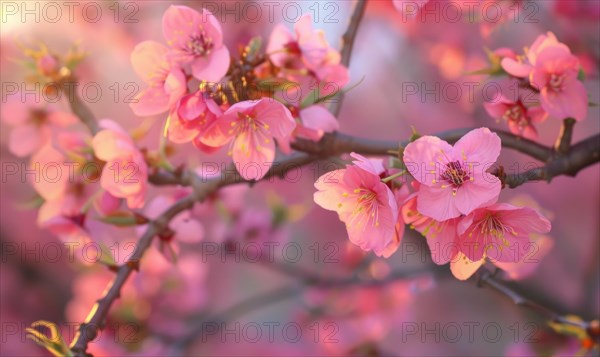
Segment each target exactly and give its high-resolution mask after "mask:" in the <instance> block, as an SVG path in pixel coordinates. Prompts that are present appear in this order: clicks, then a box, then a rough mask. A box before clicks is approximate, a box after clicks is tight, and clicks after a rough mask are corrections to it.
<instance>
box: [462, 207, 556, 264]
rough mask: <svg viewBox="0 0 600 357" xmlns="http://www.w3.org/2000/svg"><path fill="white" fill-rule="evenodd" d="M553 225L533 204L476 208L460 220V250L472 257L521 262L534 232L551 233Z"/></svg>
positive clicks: (475, 259) (472, 259)
mask: <svg viewBox="0 0 600 357" xmlns="http://www.w3.org/2000/svg"><path fill="white" fill-rule="evenodd" d="M550 228H551V225H550V221H548V220H547V219H546V218H545V217H543V216H542V215H541V214H540V213H538V212H537V211H536V210H534V209H532V208H529V207H516V206H513V205H510V204H507V203H497V204H494V205H491V206H489V207H486V208H481V209H477V210H475V211H473V212H472V213H471V214H469V215H468V216H466V217H465V218H463V219H462V220H461V221H460V222H459V224H458V228H457V230H458V235H459V245H460V250H461V251H462V252H463V253H464V254H465V256H467V258H469V259H470V260H471V261H478V260H480V259H482V258H484V257H487V258H489V259H490V260H492V261H500V262H519V261H521V260H522V259H523V256H524V255H525V254H526V252H527V251H528V249H529V248H530V246H531V241H530V238H529V235H530V234H531V233H547V232H549V231H550Z"/></svg>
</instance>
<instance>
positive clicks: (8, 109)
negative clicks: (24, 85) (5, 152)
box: [2, 93, 78, 157]
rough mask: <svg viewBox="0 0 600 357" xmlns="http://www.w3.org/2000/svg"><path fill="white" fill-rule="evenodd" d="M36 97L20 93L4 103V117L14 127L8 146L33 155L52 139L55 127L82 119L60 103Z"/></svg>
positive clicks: (14, 150) (20, 155)
mask: <svg viewBox="0 0 600 357" xmlns="http://www.w3.org/2000/svg"><path fill="white" fill-rule="evenodd" d="M32 98H33V96H31V95H28V96H25V97H22V95H21V93H18V94H15V95H12V96H10V97H8V99H7V100H6V103H2V120H3V121H4V122H5V123H7V124H8V125H10V126H12V127H13V129H12V130H11V132H10V135H9V137H8V149H9V150H10V152H11V153H13V154H14V155H16V156H19V157H25V156H28V155H32V154H34V153H35V152H36V151H37V150H39V149H40V148H42V147H43V146H45V145H46V144H48V143H50V142H51V140H52V133H53V130H55V129H60V128H66V127H69V126H70V125H73V124H75V123H77V122H78V119H77V117H76V116H74V115H73V114H71V113H68V112H65V111H62V110H61V109H60V108H59V107H58V106H56V105H53V104H48V105H44V104H42V103H41V102H36V101H34V100H32ZM22 99H23V100H22Z"/></svg>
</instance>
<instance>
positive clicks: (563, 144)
mask: <svg viewBox="0 0 600 357" xmlns="http://www.w3.org/2000/svg"><path fill="white" fill-rule="evenodd" d="M574 126H575V119H572V118H567V119H565V120H563V124H562V126H561V128H560V132H559V133H558V138H557V139H556V143H555V144H554V150H555V151H556V152H557V153H559V154H565V153H567V151H569V146H571V139H572V137H573V127H574Z"/></svg>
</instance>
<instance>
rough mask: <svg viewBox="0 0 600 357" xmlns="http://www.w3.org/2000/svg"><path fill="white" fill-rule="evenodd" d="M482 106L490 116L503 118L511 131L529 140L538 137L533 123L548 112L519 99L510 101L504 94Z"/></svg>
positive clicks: (540, 119)
mask: <svg viewBox="0 0 600 357" xmlns="http://www.w3.org/2000/svg"><path fill="white" fill-rule="evenodd" d="M483 106H484V108H485V110H486V111H487V112H488V114H489V115H490V116H491V117H493V118H496V119H503V120H505V121H506V122H507V124H508V128H509V129H510V131H511V133H513V134H516V135H519V136H522V137H524V138H527V139H531V140H535V139H537V137H538V134H537V130H536V129H535V126H534V125H533V124H534V123H541V122H543V121H545V120H546V118H547V117H548V113H546V111H545V110H544V109H543V108H541V107H529V108H528V107H526V106H525V105H524V104H523V102H522V101H521V100H520V99H518V100H517V101H512V100H510V99H507V98H506V97H504V96H501V97H500V98H499V99H498V100H497V101H496V102H493V103H484V104H483Z"/></svg>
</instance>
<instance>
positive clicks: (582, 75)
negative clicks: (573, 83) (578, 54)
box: [577, 68, 585, 82]
mask: <svg viewBox="0 0 600 357" xmlns="http://www.w3.org/2000/svg"><path fill="white" fill-rule="evenodd" d="M577 79H579V80H580V81H582V82H583V81H584V80H585V72H584V71H583V68H579V72H577Z"/></svg>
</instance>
